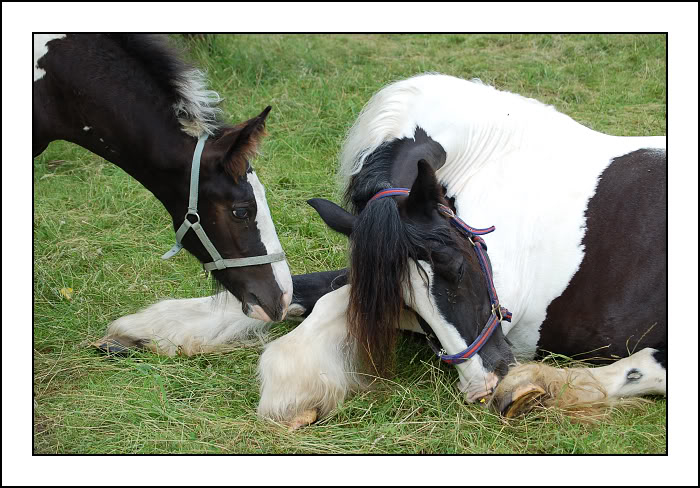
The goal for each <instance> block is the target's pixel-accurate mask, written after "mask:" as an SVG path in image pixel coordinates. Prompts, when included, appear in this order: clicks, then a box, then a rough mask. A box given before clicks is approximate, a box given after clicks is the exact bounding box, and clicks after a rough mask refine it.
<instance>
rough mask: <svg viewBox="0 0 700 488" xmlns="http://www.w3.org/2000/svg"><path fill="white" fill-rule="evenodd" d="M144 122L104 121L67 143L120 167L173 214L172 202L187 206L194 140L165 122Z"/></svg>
mask: <svg viewBox="0 0 700 488" xmlns="http://www.w3.org/2000/svg"><path fill="white" fill-rule="evenodd" d="M88 117H89V115H88ZM146 120H148V122H146V123H145V124H144V123H139V122H140V121H137V122H136V123H133V124H128V125H127V124H123V123H122V122H121V121H119V120H104V121H103V122H102V123H101V124H100V125H95V126H91V127H90V129H89V130H82V129H81V130H80V131H79V133H77V134H75V136H74V137H72V138H66V140H69V141H70V142H73V143H75V144H78V145H80V146H82V147H84V148H85V149H87V150H89V151H91V152H93V153H95V154H97V155H98V156H100V157H102V158H104V159H105V160H107V161H109V162H110V163H113V164H115V165H117V166H119V167H120V168H121V169H123V170H124V171H126V172H127V173H128V174H129V175H131V176H132V177H134V178H135V179H136V180H138V181H139V182H140V183H141V184H142V185H143V186H144V187H145V188H146V189H148V190H149V191H151V193H153V194H154V195H155V197H156V198H158V200H160V201H161V202H162V203H163V204H164V205H165V207H166V208H167V209H168V211H171V212H172V208H171V207H172V205H173V204H172V203H171V202H173V201H179V200H182V201H183V202H184V203H185V204H186V203H187V202H186V199H187V194H186V192H187V188H188V186H187V185H188V184H189V178H188V177H187V175H188V174H189V171H190V168H191V161H192V155H193V153H194V148H195V145H196V143H197V139H195V138H194V137H191V136H188V135H187V134H185V133H183V132H182V131H181V130H179V127H178V126H175V127H171V125H172V124H168V123H167V119H162V118H158V117H149V118H147V119H146ZM164 120H165V121H164ZM85 127H88V126H85ZM91 132H92V134H90V133H91Z"/></svg>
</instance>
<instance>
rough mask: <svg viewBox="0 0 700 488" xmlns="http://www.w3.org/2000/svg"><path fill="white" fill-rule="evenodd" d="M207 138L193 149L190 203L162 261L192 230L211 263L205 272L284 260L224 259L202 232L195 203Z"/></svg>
mask: <svg viewBox="0 0 700 488" xmlns="http://www.w3.org/2000/svg"><path fill="white" fill-rule="evenodd" d="M208 137H209V135H208V134H204V135H203V136H201V137H200V138H199V140H198V141H197V146H196V147H195V149H194V156H193V157H192V173H191V176H190V202H189V207H188V208H187V213H186V214H185V220H184V221H183V222H182V225H180V228H179V229H178V230H177V232H175V245H174V246H173V247H172V248H171V249H170V251H168V252H166V253H165V254H163V256H161V258H162V259H170V258H171V257H173V256H174V255H176V254H177V253H178V252H180V249H182V238H183V237H184V236H185V234H186V233H187V231H188V230H190V229H192V230H193V231H194V233H195V234H197V237H199V240H200V241H201V243H202V245H203V246H204V248H205V249H206V250H207V252H208V253H209V255H210V256H211V258H212V262H210V263H205V264H204V269H205V271H213V270H215V269H226V268H239V267H242V266H255V265H258V264H268V263H274V262H277V261H283V260H284V257H285V256H284V252H278V253H275V254H264V255H262V256H250V257H246V258H236V259H224V258H222V257H221V254H219V251H217V250H216V247H215V246H214V243H213V242H211V240H210V239H209V237H208V236H207V233H206V232H204V229H203V228H202V226H201V224H200V223H199V214H198V213H197V201H198V200H199V165H200V159H201V157H202V151H203V150H204V142H205V141H206V140H207V138H208ZM189 216H192V217H194V218H195V219H197V220H196V221H195V222H194V223H192V222H190V221H189V219H188V218H187V217H189Z"/></svg>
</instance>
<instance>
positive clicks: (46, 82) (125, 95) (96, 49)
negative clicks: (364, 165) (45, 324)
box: [33, 34, 292, 349]
mask: <svg viewBox="0 0 700 488" xmlns="http://www.w3.org/2000/svg"><path fill="white" fill-rule="evenodd" d="M219 100H220V99H219V95H218V94H217V93H216V92H214V91H212V90H208V89H207V87H206V78H205V75H204V74H203V73H202V72H201V71H200V70H198V69H196V68H194V67H192V66H190V65H188V64H186V63H185V62H183V61H182V59H181V57H180V55H179V54H178V53H177V52H176V50H175V49H174V48H173V47H172V46H171V45H170V44H169V43H168V42H167V39H166V38H165V37H161V36H150V35H121V34H119V35H117V34H114V35H113V34H95V35H92V34H90V35H87V34H71V35H54V34H37V35H34V83H33V151H34V156H35V157H36V156H38V155H39V154H41V153H42V152H43V151H44V150H45V149H46V147H47V146H48V144H49V143H50V142H51V141H54V140H57V139H63V140H66V141H69V142H72V143H75V144H78V145H80V146H82V147H84V148H85V149H88V150H89V151H92V152H93V153H95V154H97V155H99V156H101V157H103V158H104V159H106V160H107V161H110V162H112V163H114V164H116V165H117V166H119V167H120V168H122V169H123V170H124V171H126V172H127V173H128V174H130V175H131V176H133V177H134V178H136V179H137V180H138V181H139V182H140V183H141V184H143V186H145V187H146V188H147V189H148V190H150V191H151V192H152V193H153V194H154V195H155V196H156V198H158V200H160V202H161V203H162V204H163V205H164V206H165V209H166V210H167V211H168V212H169V213H170V215H171V216H172V220H173V226H174V228H175V230H176V231H177V232H176V244H175V246H173V248H172V249H171V250H170V251H169V252H167V253H166V254H165V255H164V256H163V257H164V259H167V258H168V257H170V256H172V255H173V254H175V253H176V252H177V251H179V250H180V249H181V248H183V247H184V248H185V249H187V250H188V251H189V252H191V253H192V254H193V255H194V256H195V257H197V258H198V259H199V260H200V261H201V262H202V263H203V264H204V267H205V269H206V270H208V271H212V275H213V277H214V278H215V279H216V280H217V281H218V283H220V284H221V285H223V286H224V287H225V288H226V290H228V291H229V292H231V293H232V294H233V295H234V296H235V297H236V299H237V304H236V305H237V306H238V307H240V308H241V310H242V312H244V313H245V314H246V315H247V316H249V317H252V318H255V319H260V320H263V321H278V320H282V319H284V318H285V316H286V312H287V308H288V306H289V303H290V301H291V295H292V280H291V274H290V272H289V267H288V265H287V262H286V260H285V257H284V253H283V251H282V246H281V245H280V242H279V239H278V237H277V233H276V231H275V228H274V225H273V223H272V218H271V216H270V210H269V208H268V206H267V202H266V199H265V191H264V188H263V186H262V184H261V183H260V180H259V179H258V177H257V175H256V174H255V171H253V168H252V167H251V165H250V159H252V158H253V156H254V155H255V154H256V152H257V147H258V145H259V143H260V140H261V139H262V137H263V135H264V131H265V119H266V117H267V115H268V113H269V111H270V107H268V108H266V109H265V110H264V111H263V112H262V113H261V114H260V115H258V116H257V117H254V118H252V119H250V120H248V121H246V122H243V123H240V124H238V125H236V126H233V127H227V126H224V125H222V124H221V123H219V122H218V121H217V116H218V114H219V113H220V112H221V109H219V108H218V107H217V104H218V102H219ZM109 344H111V347H112V348H113V349H119V348H123V347H125V346H129V345H132V343H130V342H125V343H119V342H118V341H117V342H110V343H109Z"/></svg>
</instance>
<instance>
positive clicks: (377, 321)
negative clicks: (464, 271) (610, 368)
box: [345, 139, 478, 375]
mask: <svg viewBox="0 0 700 488" xmlns="http://www.w3.org/2000/svg"><path fill="white" fill-rule="evenodd" d="M409 141H411V142H412V140H409ZM405 143H406V140H404V139H397V140H394V141H391V142H388V143H385V144H383V145H382V146H380V147H379V148H378V149H377V150H375V151H374V152H373V153H372V154H371V155H369V156H368V157H367V160H366V161H365V163H364V165H363V167H362V169H361V171H360V172H359V173H357V174H356V175H354V176H353V177H352V180H351V182H350V185H349V186H348V190H347V192H346V194H345V202H346V204H347V205H349V206H350V207H351V208H352V211H353V213H355V214H357V219H356V221H355V223H354V225H353V231H352V234H351V235H350V276H349V278H350V282H351V283H352V286H351V288H350V303H349V308H348V315H347V316H348V325H349V333H350V335H351V336H352V337H353V338H354V339H355V340H356V341H357V343H358V344H359V346H360V347H359V352H360V353H361V354H360V356H361V359H363V360H364V361H365V363H366V366H368V367H369V368H370V370H374V371H375V372H376V373H378V374H380V375H385V374H387V373H388V372H389V369H390V367H391V365H392V363H393V351H394V344H395V336H396V331H397V330H398V325H399V320H400V316H401V310H402V309H403V308H404V306H405V303H404V289H406V288H408V290H407V291H408V294H409V295H410V296H413V289H412V287H411V284H410V281H409V265H410V263H411V261H414V262H416V264H417V265H418V263H417V262H418V261H419V260H423V261H426V262H428V263H431V265H432V263H433V255H432V253H431V247H430V245H429V241H430V240H434V241H439V242H441V243H442V244H443V245H447V246H450V247H453V248H460V249H466V248H465V244H464V239H463V238H462V237H461V236H459V235H458V234H457V232H456V231H455V230H454V229H453V228H452V227H451V226H449V227H442V228H437V229H434V231H433V232H431V233H430V234H429V235H426V234H425V232H424V230H422V229H419V228H418V227H416V226H415V225H413V224H411V223H410V222H408V221H406V220H405V219H404V218H402V216H401V214H400V211H399V205H398V203H397V199H396V198H384V199H380V200H375V201H373V202H371V203H369V204H368V202H369V199H370V198H371V197H372V196H373V195H375V194H376V193H377V192H379V191H381V190H383V189H386V188H392V187H394V186H395V183H394V182H392V181H391V180H392V169H393V168H394V166H395V165H396V163H397V158H396V152H397V145H400V144H405ZM443 161H444V160H443ZM406 186H410V185H406ZM442 203H443V204H447V202H446V201H444V200H443V201H442ZM465 252H466V250H465ZM467 254H468V258H469V259H470V260H473V261H475V259H473V257H472V256H471V254H469V253H467ZM475 265H476V266H478V263H477V264H475ZM418 269H419V272H422V269H421V268H420V265H418ZM423 278H424V280H425V282H426V284H427V285H428V286H430V283H429V282H428V276H427V274H425V273H424V274H423Z"/></svg>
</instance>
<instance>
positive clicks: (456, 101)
mask: <svg viewBox="0 0 700 488" xmlns="http://www.w3.org/2000/svg"><path fill="white" fill-rule="evenodd" d="M416 126H419V127H421V128H423V129H424V130H425V131H426V133H427V134H428V135H429V136H430V137H431V138H432V139H433V140H435V141H436V142H438V143H439V144H440V145H441V146H442V147H443V149H444V150H445V152H446V154H447V159H446V162H445V164H444V165H443V166H442V167H441V168H440V169H439V170H438V171H437V177H438V180H439V181H440V183H441V184H442V185H444V186H445V187H446V188H447V196H448V197H452V196H454V197H455V206H456V208H457V213H458V214H459V216H460V218H462V220H464V221H465V222H467V223H468V224H469V225H472V226H475V227H482V228H483V227H488V226H490V225H495V226H496V231H495V232H494V233H493V234H489V235H487V236H485V240H486V242H487V244H488V248H489V256H490V258H491V262H492V265H493V274H494V283H495V286H496V289H497V290H498V295H499V298H500V301H501V303H502V304H503V305H504V306H506V307H507V308H508V309H509V310H511V311H512V312H513V321H512V323H508V322H504V323H503V331H504V333H506V334H508V338H509V339H510V341H511V342H512V343H513V353H514V354H515V356H516V358H517V359H519V360H527V359H532V358H533V357H534V354H535V352H536V349H537V342H538V340H539V328H540V325H541V324H542V322H543V321H544V319H545V317H546V310H547V307H548V306H549V304H550V303H551V302H552V300H554V299H555V298H557V297H558V296H560V295H561V294H562V293H563V291H564V290H565V289H566V287H567V286H568V284H569V282H570V280H571V278H572V277H573V275H574V273H575V272H576V271H577V270H578V268H579V266H580V264H581V261H582V260H583V256H584V249H583V246H582V245H581V242H582V240H583V237H584V234H585V231H586V220H585V211H586V208H587V206H588V202H589V200H590V198H591V197H592V196H593V195H594V194H595V190H596V187H597V185H598V180H599V178H600V175H601V174H602V172H603V171H604V170H605V169H606V168H607V167H608V166H609V164H610V162H611V160H612V159H613V158H614V157H617V156H621V155H624V154H627V153H629V152H631V151H634V150H636V149H639V148H647V147H648V148H664V147H665V144H666V143H665V138H664V137H613V136H608V135H606V134H601V133H598V132H595V131H593V130H590V129H588V128H586V127H584V126H583V125H581V124H579V123H577V122H576V121H574V120H573V119H571V118H570V117H568V116H567V115H564V114H561V113H559V112H557V111H556V110H555V109H554V108H553V107H551V106H547V105H545V104H543V103H541V102H539V101H537V100H534V99H530V98H526V97H523V96H521V95H517V94H514V93H508V92H503V91H499V90H496V89H495V88H493V87H490V86H487V85H485V84H483V83H481V82H479V81H467V80H463V79H459V78H455V77H452V76H445V75H439V74H425V75H420V76H416V77H413V78H409V79H407V80H403V81H399V82H396V83H393V84H391V85H389V86H387V87H385V88H384V89H382V90H381V91H379V92H378V93H377V94H375V95H374V96H373V97H372V98H371V99H370V101H369V102H368V103H367V105H366V106H365V107H364V108H363V110H362V112H361V114H360V116H359V117H358V119H357V121H356V122H355V124H354V125H353V127H352V129H351V130H350V132H349V134H348V137H347V139H346V142H345V144H344V146H343V150H342V152H341V161H340V173H339V174H340V178H341V180H342V182H343V183H344V184H345V185H347V184H348V183H349V181H350V177H351V176H352V175H353V174H356V173H357V172H358V171H360V169H361V168H362V164H363V163H364V160H365V158H366V157H367V155H369V154H370V153H372V152H373V151H374V150H375V149H377V148H378V147H379V146H380V145H381V144H383V143H385V142H387V141H390V140H392V139H395V138H402V137H409V138H412V137H414V132H415V129H416Z"/></svg>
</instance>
